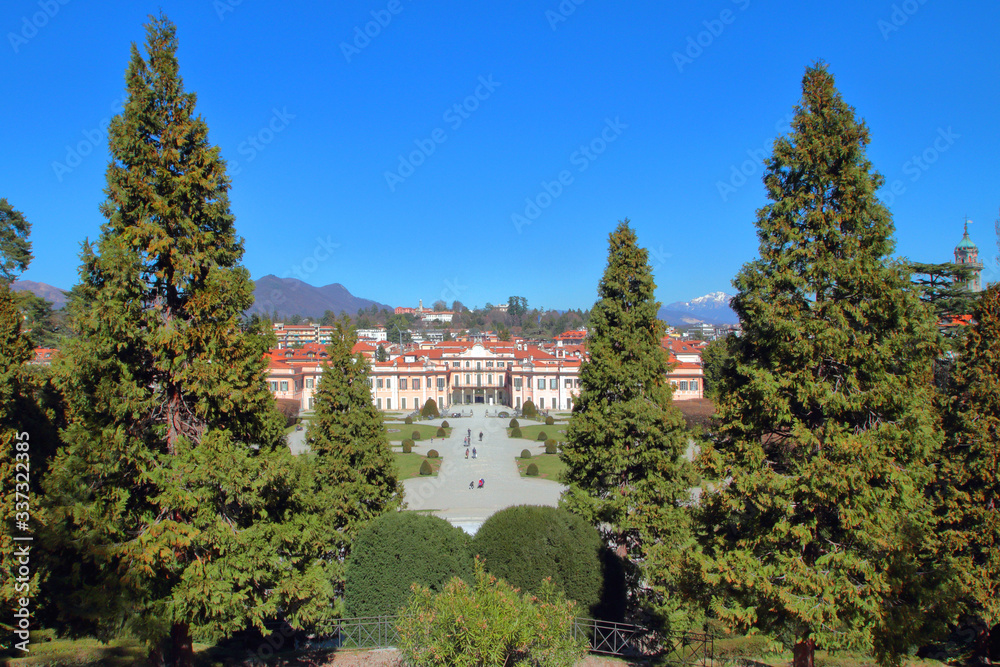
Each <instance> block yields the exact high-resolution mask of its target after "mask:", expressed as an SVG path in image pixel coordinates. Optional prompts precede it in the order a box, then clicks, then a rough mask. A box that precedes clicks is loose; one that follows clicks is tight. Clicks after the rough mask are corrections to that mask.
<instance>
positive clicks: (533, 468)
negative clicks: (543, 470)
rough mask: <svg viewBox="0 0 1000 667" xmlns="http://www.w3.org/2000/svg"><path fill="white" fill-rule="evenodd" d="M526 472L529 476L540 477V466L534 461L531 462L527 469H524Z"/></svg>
mask: <svg viewBox="0 0 1000 667" xmlns="http://www.w3.org/2000/svg"><path fill="white" fill-rule="evenodd" d="M524 474H525V475H527V476H528V477H538V466H537V465H535V464H534V463H529V464H528V468H527V470H525V471H524Z"/></svg>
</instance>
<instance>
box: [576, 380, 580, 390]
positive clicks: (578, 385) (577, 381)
mask: <svg viewBox="0 0 1000 667" xmlns="http://www.w3.org/2000/svg"><path fill="white" fill-rule="evenodd" d="M576 388H577V389H579V388H580V378H577V379H576Z"/></svg>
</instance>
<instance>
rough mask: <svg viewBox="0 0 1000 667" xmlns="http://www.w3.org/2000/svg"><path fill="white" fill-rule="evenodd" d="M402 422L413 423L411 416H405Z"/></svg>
mask: <svg viewBox="0 0 1000 667" xmlns="http://www.w3.org/2000/svg"><path fill="white" fill-rule="evenodd" d="M403 423H404V424H412V423H413V417H407V418H406V419H404V420H403Z"/></svg>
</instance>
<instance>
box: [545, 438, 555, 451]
mask: <svg viewBox="0 0 1000 667" xmlns="http://www.w3.org/2000/svg"><path fill="white" fill-rule="evenodd" d="M545 453H546V454H555V453H556V441H555V440H553V439H552V438H549V439H548V440H546V441H545Z"/></svg>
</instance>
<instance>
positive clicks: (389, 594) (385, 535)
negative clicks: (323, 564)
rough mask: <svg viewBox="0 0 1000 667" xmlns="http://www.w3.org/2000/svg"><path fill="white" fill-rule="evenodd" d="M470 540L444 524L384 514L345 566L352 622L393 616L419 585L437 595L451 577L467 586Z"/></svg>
mask: <svg viewBox="0 0 1000 667" xmlns="http://www.w3.org/2000/svg"><path fill="white" fill-rule="evenodd" d="M469 543H470V538H469V536H468V535H467V534H466V533H465V532H464V531H463V530H462V529H461V528H455V527H453V526H452V525H451V524H449V523H448V522H447V521H445V520H444V519H441V518H439V517H436V516H429V515H425V514H416V513H414V512H389V513H387V514H383V515H382V516H381V517H379V518H378V519H375V520H374V521H372V522H371V523H369V524H368V525H367V526H366V527H365V528H364V529H363V530H362V531H361V532H360V533H359V534H358V536H357V538H355V540H354V544H353V546H352V548H351V554H350V556H349V557H348V559H347V564H346V571H345V575H346V584H345V586H346V588H345V598H346V610H345V614H346V615H347V616H351V617H357V616H363V617H369V616H383V615H389V614H395V613H396V611H397V610H398V609H399V608H400V607H402V606H403V604H405V603H406V600H407V598H408V597H409V596H410V585H411V584H413V583H418V584H421V585H423V586H428V587H430V588H431V589H432V590H435V591H442V590H444V585H445V584H446V583H447V582H448V581H449V580H450V579H451V578H452V577H456V576H457V577H462V578H463V579H465V580H466V581H469V580H470V579H471V576H472V556H471V554H470V552H469Z"/></svg>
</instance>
